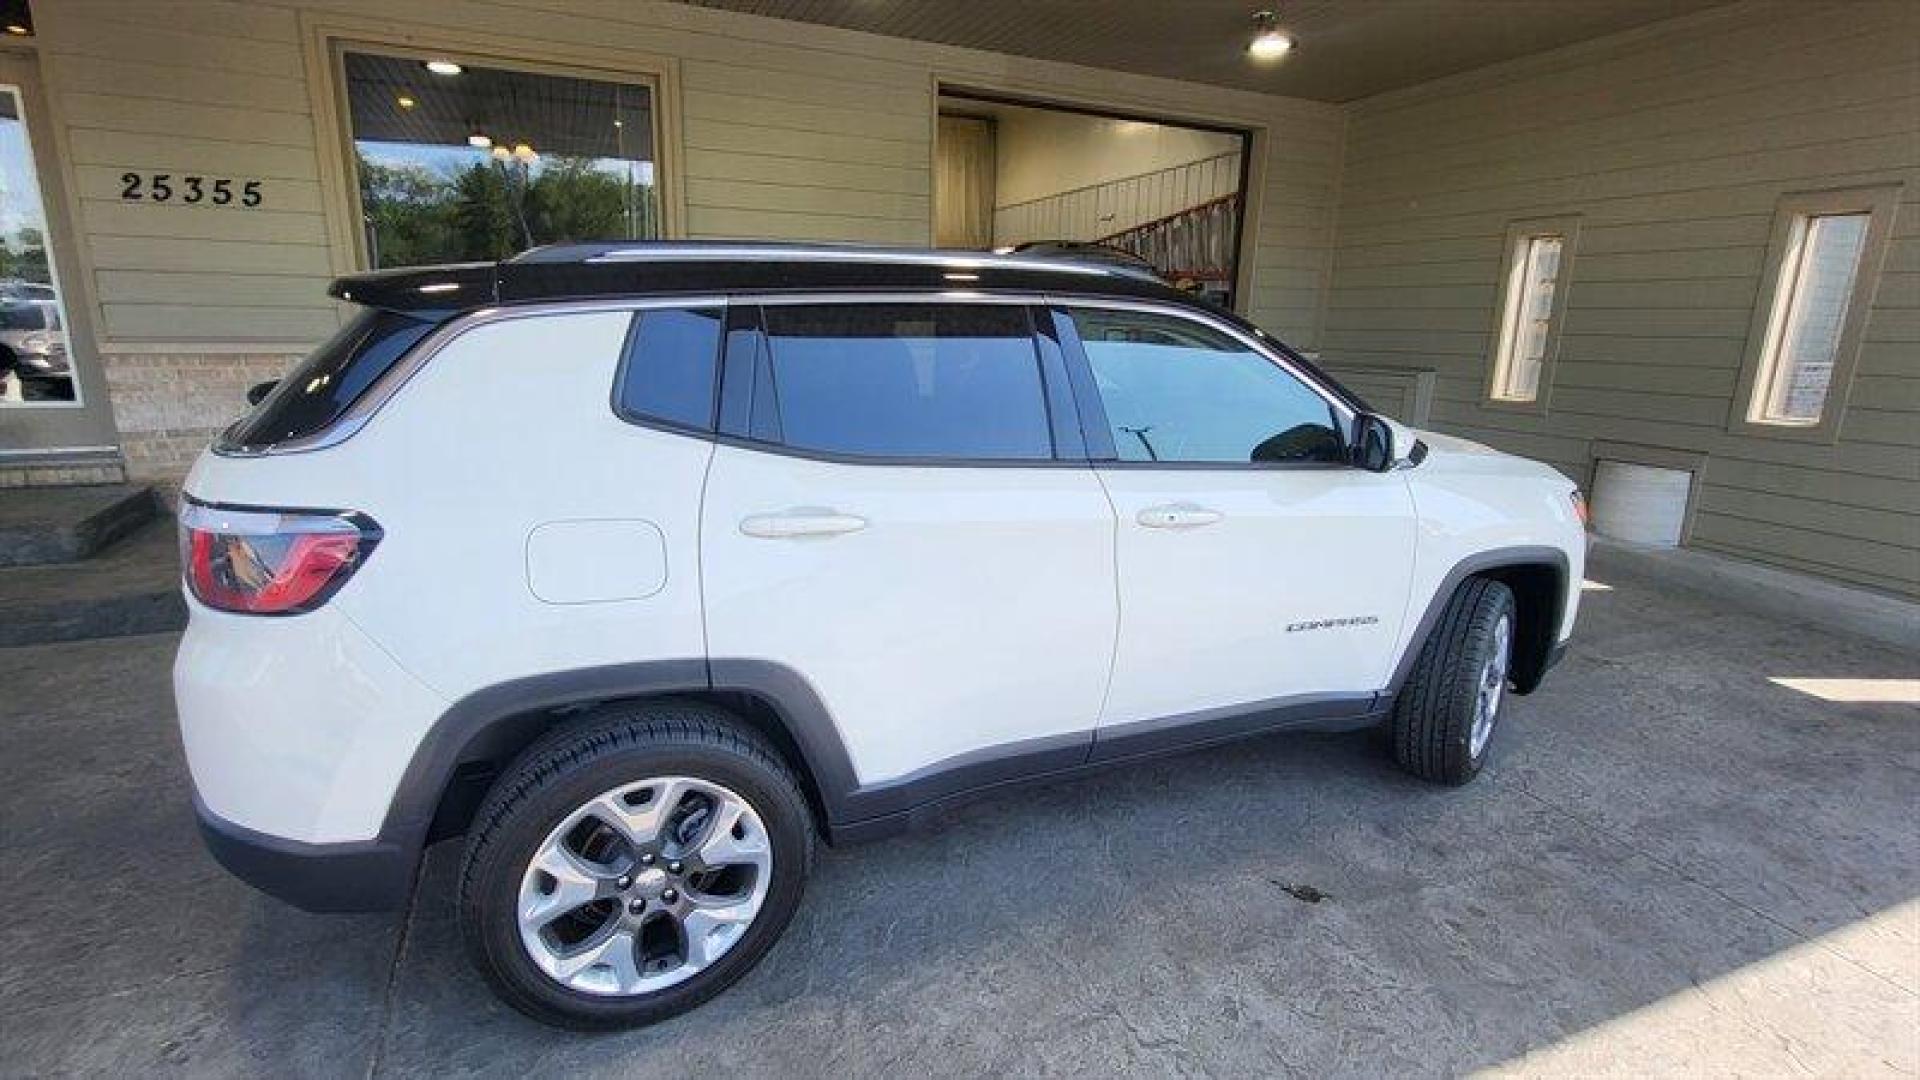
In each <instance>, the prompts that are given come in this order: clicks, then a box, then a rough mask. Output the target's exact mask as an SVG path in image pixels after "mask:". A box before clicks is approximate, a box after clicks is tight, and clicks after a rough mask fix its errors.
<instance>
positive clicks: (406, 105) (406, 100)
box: [393, 94, 419, 109]
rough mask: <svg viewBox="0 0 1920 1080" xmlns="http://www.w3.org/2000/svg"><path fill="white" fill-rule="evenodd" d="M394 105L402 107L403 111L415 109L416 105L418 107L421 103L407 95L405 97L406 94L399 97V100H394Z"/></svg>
mask: <svg viewBox="0 0 1920 1080" xmlns="http://www.w3.org/2000/svg"><path fill="white" fill-rule="evenodd" d="M393 103H394V104H395V105H398V106H400V107H401V108H403V109H411V108H413V107H414V106H415V105H418V104H419V102H417V101H415V100H413V99H412V98H410V97H408V96H407V95H405V94H401V95H400V96H399V97H397V98H394V99H393Z"/></svg>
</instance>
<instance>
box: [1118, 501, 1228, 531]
mask: <svg viewBox="0 0 1920 1080" xmlns="http://www.w3.org/2000/svg"><path fill="white" fill-rule="evenodd" d="M1225 516H1226V515H1225V514H1222V513H1221V512H1220V511H1218V510H1209V509H1207V508H1206V507H1204V506H1195V505H1193V504H1192V503H1170V504H1168V505H1166V506H1149V507H1147V508H1146V509H1145V510H1142V511H1140V513H1139V514H1137V515H1135V517H1134V520H1135V521H1138V522H1139V523H1140V524H1142V525H1145V526H1146V527H1147V528H1149V529H1197V528H1199V527H1200V526H1202V525H1211V524H1213V523H1214V522H1216V521H1219V520H1220V519H1221V518H1223V517H1225Z"/></svg>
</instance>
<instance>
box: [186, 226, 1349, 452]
mask: <svg viewBox="0 0 1920 1080" xmlns="http://www.w3.org/2000/svg"><path fill="white" fill-rule="evenodd" d="M700 250H710V249H700ZM809 257H811V253H810V254H809ZM991 264H992V265H1006V263H1005V262H1004V261H1003V260H992V261H991ZM1047 265H1049V266H1051V265H1053V264H1047ZM1095 272H1097V273H1102V274H1104V273H1106V271H1104V270H1096V271H1095ZM730 303H738V304H757V305H760V306H784V305H797V304H1011V305H1024V306H1029V307H1031V306H1041V307H1057V308H1071V307H1090V308H1108V309H1114V310H1121V311H1141V312H1147V313H1150V314H1158V315H1166V316H1171V317H1173V318H1177V319H1184V320H1186V321H1188V322H1193V323H1198V324H1200V325H1201V326H1205V327H1208V328H1210V329H1212V330H1215V331H1217V332H1219V333H1223V334H1226V335H1227V336H1228V337H1230V338H1232V339H1234V340H1235V341H1238V342H1240V343H1241V344H1243V345H1245V346H1247V347H1248V348H1249V349H1251V350H1253V351H1254V352H1256V353H1258V354H1260V355H1261V356H1264V357H1266V358H1267V359H1268V360H1270V361H1271V362H1273V363H1274V364H1277V365H1279V366H1280V368H1281V369H1283V370H1284V371H1286V372H1287V374H1289V375H1291V376H1293V377H1294V378H1295V379H1298V380H1300V381H1301V382H1302V383H1304V384H1306V385H1307V386H1308V387H1310V388H1311V389H1312V390H1313V392H1314V393H1316V394H1318V395H1320V397H1321V398H1322V399H1324V400H1325V401H1326V403H1327V405H1328V407H1329V408H1331V409H1332V410H1333V412H1334V415H1336V416H1338V417H1339V418H1340V419H1341V422H1342V423H1343V424H1346V425H1351V424H1352V422H1353V419H1354V416H1355V415H1356V414H1355V412H1354V410H1353V409H1352V408H1350V407H1348V406H1347V404H1346V403H1345V402H1343V401H1341V400H1340V399H1339V397H1338V396H1336V395H1335V394H1333V393H1332V392H1331V391H1329V390H1328V389H1327V388H1326V387H1324V386H1322V385H1321V384H1320V382H1319V381H1318V380H1317V379H1315V378H1313V377H1312V376H1311V375H1309V374H1307V373H1306V372H1304V371H1302V370H1301V369H1300V368H1298V367H1296V366H1295V365H1294V364H1293V363H1292V361H1290V360H1289V359H1288V358H1287V356H1286V355H1285V354H1283V353H1280V352H1277V351H1275V350H1274V349H1273V348H1272V347H1271V346H1269V345H1268V344H1267V343H1265V342H1263V341H1261V340H1260V339H1259V338H1257V337H1255V336H1254V335H1252V334H1249V333H1247V332H1246V331H1244V330H1241V329H1240V328H1239V327H1237V326H1234V325H1233V324H1232V323H1230V322H1227V321H1226V320H1223V319H1220V318H1217V317H1215V316H1213V315H1210V314H1208V313H1207V312H1205V311H1201V310H1199V309H1196V308H1191V307H1188V306H1186V305H1183V304H1178V303H1173V302H1170V301H1160V300H1135V299H1121V298H1117V297H1102V296H1076V295H1074V294H1071V293H1038V292H1030V291H1022V292H1000V291H994V292H983V291H977V290H971V289H951V290H939V289H917V290H904V291H903V290H893V291H884V292H850V291H845V290H837V291H834V290H829V291H813V292H806V291H798V292H750V293H736V294H731V295H728V294H718V293H701V294H689V295H686V296H648V297H621V298H618V299H607V300H553V301H542V302H538V303H531V304H503V305H496V306H493V307H485V308H479V309H476V310H474V311H469V312H465V313H463V314H461V315H457V316H455V317H454V318H452V319H450V320H448V322H447V323H446V324H445V325H443V326H441V327H439V328H438V329H436V330H434V331H433V332H432V333H430V334H428V335H427V337H426V338H425V339H424V340H422V341H421V342H420V344H419V345H417V346H415V347H414V348H413V350H412V351H411V352H409V353H408V354H407V355H406V356H405V357H404V358H402V359H401V361H400V362H399V363H397V364H395V365H394V366H393V367H392V368H390V369H388V370H387V372H386V373H385V374H383V375H381V376H380V378H379V379H377V380H375V381H374V384H373V385H372V386H370V387H368V388H367V391H366V393H364V394H362V395H360V399H359V400H358V401H355V402H354V403H353V404H352V405H351V406H349V407H348V409H347V411H346V412H344V413H342V414H340V418H339V419H337V420H335V421H334V422H333V423H332V424H329V425H328V426H327V427H325V428H323V429H321V430H320V431H317V432H315V433H313V434H311V435H305V436H302V437H300V438H298V439H289V440H287V441H286V442H281V443H275V444H273V445H271V446H264V447H258V448H247V447H238V446H229V445H222V443H221V442H220V441H219V440H216V441H215V442H214V444H213V447H212V450H213V452H214V454H216V455H218V456H220V457H228V458H258V457H277V456H280V455H283V454H302V453H310V452H312V451H315V450H325V449H328V448H329V447H334V446H338V445H340V444H341V443H343V442H346V441H347V440H348V439H351V438H352V437H353V436H354V435H356V434H358V433H359V432H360V430H361V429H362V428H364V427H366V425H367V423H368V422H369V421H371V420H372V419H373V417H374V416H375V415H376V414H378V413H379V411H380V410H381V408H383V407H384V406H385V405H386V403H387V402H388V401H389V400H391V399H392V397H393V396H394V395H395V394H396V393H398V392H399V391H400V389H401V388H402V387H404V386H405V385H406V384H407V383H408V382H409V381H411V380H412V379H413V377H414V376H415V375H417V374H418V373H419V372H420V370H421V369H422V368H424V367H426V366H427V365H428V364H430V363H432V362H433V359H434V357H436V356H438V355H439V354H440V353H441V352H442V351H443V350H445V349H446V348H447V347H448V346H450V345H452V344H453V343H454V342H455V341H458V340H459V339H460V338H461V337H462V336H464V335H465V334H467V333H468V332H469V331H472V330H476V329H479V328H480V327H483V326H491V325H493V324H494V323H499V322H507V321H510V320H515V319H538V318H551V317H554V316H562V315H577V314H593V313H601V312H636V311H649V310H655V309H659V308H714V307H718V308H725V307H726V306H727V305H728V304H730ZM622 340H623V341H624V339H622ZM222 437H223V438H224V433H223V436H222ZM753 445H754V446H756V447H761V448H766V447H764V446H763V444H758V443H755V444H753ZM916 460H917V459H916ZM929 460H931V459H929ZM993 460H999V459H993ZM1056 460H1057V459H1056Z"/></svg>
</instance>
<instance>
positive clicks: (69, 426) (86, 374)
mask: <svg viewBox="0 0 1920 1080" xmlns="http://www.w3.org/2000/svg"><path fill="white" fill-rule="evenodd" d="M0 84H5V85H10V86H14V87H17V88H18V89H19V93H20V106H21V120H22V121H23V122H24V123H25V125H26V132H27V143H28V149H29V152H30V153H31V155H32V158H33V179H34V183H35V184H36V185H37V186H38V188H39V189H40V201H41V206H42V207H43V209H44V210H45V212H46V227H47V229H46V231H47V236H46V240H47V256H48V264H49V268H50V269H51V270H52V274H53V279H54V286H55V288H56V289H57V290H58V291H59V296H60V314H61V317H62V318H63V319H64V320H65V330H66V334H67V353H68V356H69V358H70V360H69V362H70V363H71V364H72V366H73V380H74V400H72V401H58V402H37V403H34V404H32V405H0V416H4V417H5V418H6V420H7V422H6V423H5V424H4V425H0V464H27V463H39V462H46V461H50V460H61V459H64V458H69V457H72V458H87V459H98V458H100V457H102V456H108V455H111V456H114V457H116V458H117V456H118V453H119V445H120V437H119V431H118V429H117V428H116V427H115V426H114V420H113V409H112V407H111V405H110V404H109V398H108V394H107V377H106V369H105V365H104V364H103V363H102V359H101V356H100V349H99V338H98V336H97V335H96V334H95V333H94V318H93V316H94V306H93V300H92V296H91V293H90V290H89V288H88V285H89V282H88V281H87V277H88V275H87V273H86V269H85V267H86V263H84V262H83V261H82V260H81V258H80V251H79V247H78V242H77V234H76V233H75V231H74V222H75V219H74V215H73V213H72V208H73V207H74V206H75V205H77V199H76V197H75V194H74V191H73V188H72V185H71V184H70V183H69V177H68V173H67V170H66V169H64V168H62V167H61V162H62V153H61V151H62V149H63V147H62V143H61V141H60V139H59V137H58V136H59V125H58V124H57V123H55V120H54V117H53V115H52V110H51V108H50V103H49V101H48V98H47V91H46V84H45V82H44V80H42V79H41V77H40V64H39V57H38V56H37V55H36V54H35V53H34V52H33V51H32V50H26V49H15V48H0Z"/></svg>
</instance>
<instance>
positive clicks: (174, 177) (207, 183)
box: [120, 172, 262, 209]
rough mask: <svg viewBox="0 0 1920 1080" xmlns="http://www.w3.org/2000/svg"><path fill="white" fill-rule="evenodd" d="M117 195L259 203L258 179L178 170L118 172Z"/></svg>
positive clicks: (226, 203)
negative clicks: (197, 174)
mask: <svg viewBox="0 0 1920 1080" xmlns="http://www.w3.org/2000/svg"><path fill="white" fill-rule="evenodd" d="M120 198H122V199H123V200H125V201H127V202H157V203H164V202H179V203H185V204H186V205H188V206H193V205H196V204H205V205H209V206H242V207H246V208H248V209H252V208H253V207H256V206H259V205H260V201H261V198H262V195H261V192H260V181H258V180H235V179H233V178H232V177H227V176H192V175H181V174H177V173H138V172H127V173H121V174H120Z"/></svg>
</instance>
